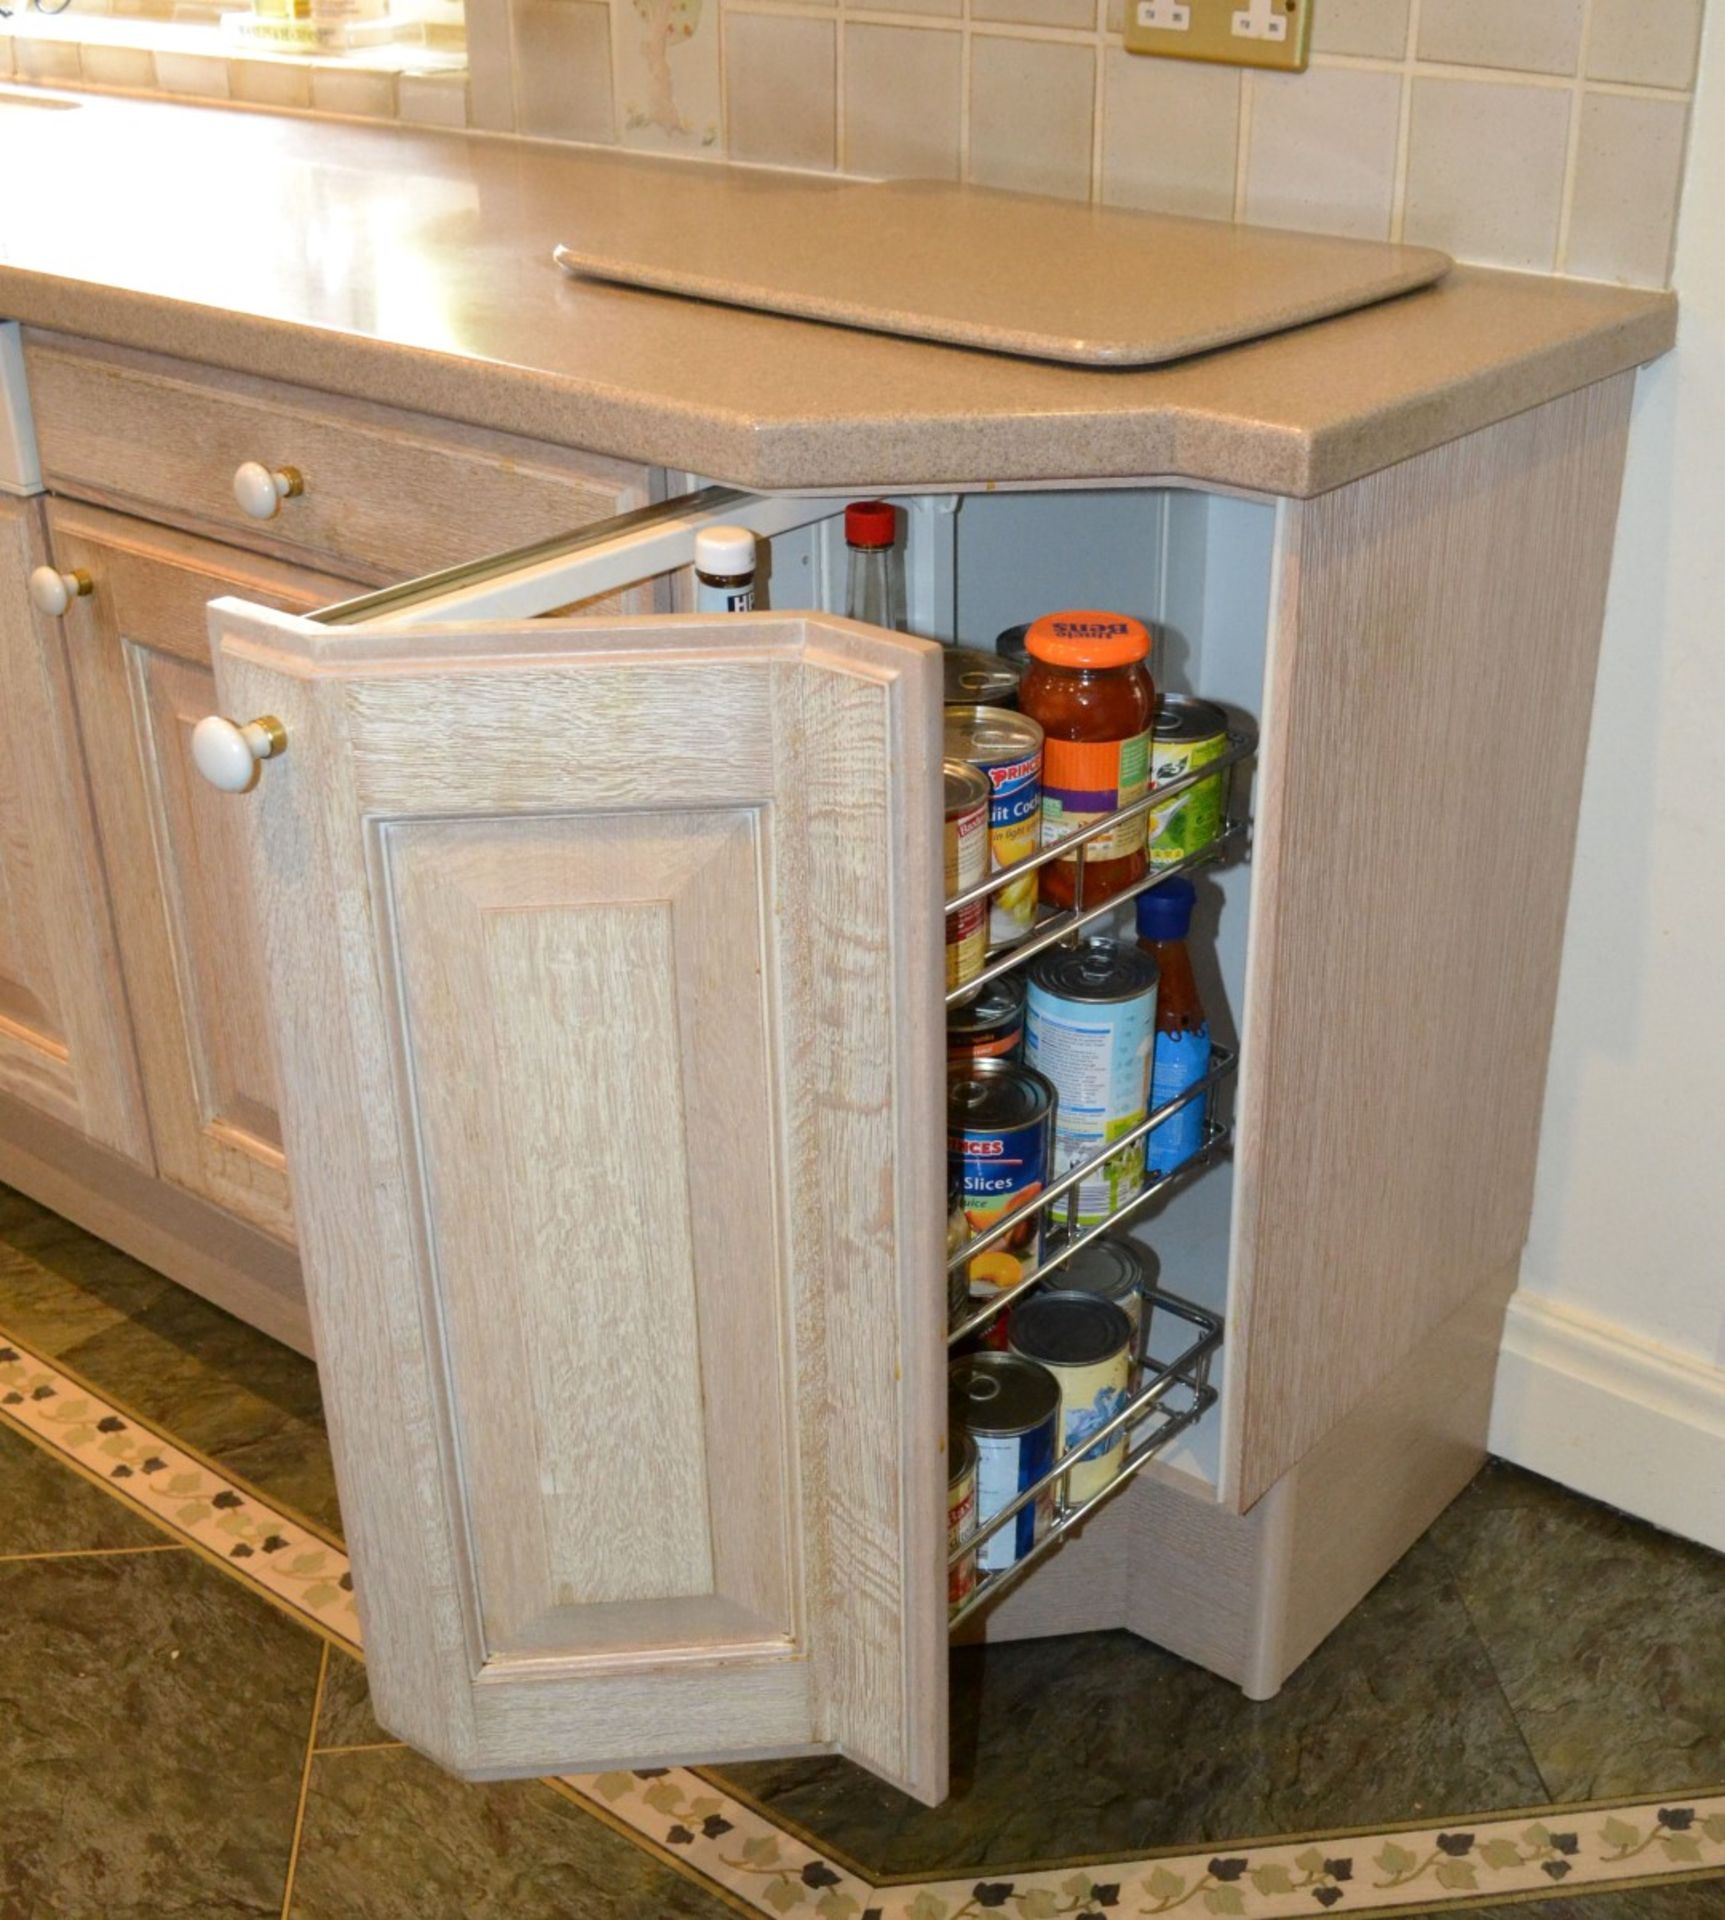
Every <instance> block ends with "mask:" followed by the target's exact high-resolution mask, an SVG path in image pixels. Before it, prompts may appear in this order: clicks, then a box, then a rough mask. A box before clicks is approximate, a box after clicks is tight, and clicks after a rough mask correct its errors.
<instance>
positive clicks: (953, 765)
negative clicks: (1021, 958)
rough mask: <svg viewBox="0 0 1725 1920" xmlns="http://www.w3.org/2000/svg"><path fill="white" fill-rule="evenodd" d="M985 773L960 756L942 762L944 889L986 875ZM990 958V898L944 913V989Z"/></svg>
mask: <svg viewBox="0 0 1725 1920" xmlns="http://www.w3.org/2000/svg"><path fill="white" fill-rule="evenodd" d="M989 794H990V788H989V784H988V776H987V774H985V773H980V772H978V770H977V769H976V768H975V767H973V766H970V765H968V764H967V763H966V762H965V761H963V760H949V761H947V763H946V893H947V898H948V899H949V900H950V899H951V898H952V896H953V895H954V894H955V893H963V892H965V891H966V890H967V889H968V888H970V887H974V886H975V885H976V884H977V882H978V881H980V880H983V879H986V878H987V875H988V802H989ZM987 962H988V902H987V901H986V900H973V901H972V902H971V903H970V905H969V906H968V907H960V908H959V909H958V911H957V912H956V913H949V914H948V915H947V916H946V990H947V992H948V993H951V991H952V990H953V988H954V987H962V986H964V985H966V984H967V983H968V982H969V981H972V980H974V979H975V978H976V976H977V975H978V974H979V973H980V972H981V971H982V969H983V967H984V966H985V965H986V964H987Z"/></svg>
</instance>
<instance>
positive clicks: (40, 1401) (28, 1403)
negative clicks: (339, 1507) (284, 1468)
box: [0, 1335, 359, 1645]
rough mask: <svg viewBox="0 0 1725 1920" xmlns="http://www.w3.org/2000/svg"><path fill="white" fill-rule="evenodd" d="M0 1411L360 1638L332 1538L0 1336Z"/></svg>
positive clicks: (146, 1508) (273, 1589)
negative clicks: (269, 1503)
mask: <svg viewBox="0 0 1725 1920" xmlns="http://www.w3.org/2000/svg"><path fill="white" fill-rule="evenodd" d="M4 1337H5V1336H3V1335H0V1340H3V1339H4ZM0 1416H4V1417H5V1418H7V1419H9V1420H11V1421H13V1422H14V1423H15V1424H16V1425H17V1426H19V1427H20V1428H22V1429H23V1430H24V1431H25V1432H27V1433H29V1434H30V1435H32V1436H33V1437H34V1438H36V1439H38V1440H42V1441H44V1442H46V1443H47V1444H48V1445H49V1446H51V1447H52V1448H53V1449H54V1450H55V1451H56V1452H57V1453H59V1454H60V1455H62V1456H63V1457H64V1458H65V1459H66V1460H68V1461H70V1462H71V1463H72V1464H73V1465H75V1466H77V1467H79V1468H81V1469H82V1470H83V1471H84V1472H85V1473H86V1474H87V1475H88V1476H89V1477H91V1478H92V1479H94V1480H96V1481H98V1482H100V1483H102V1484H104V1485H109V1486H112V1487H113V1488H114V1489H115V1491H116V1493H124V1495H125V1497H126V1498H127V1499H128V1500H129V1501H131V1503H132V1504H133V1505H134V1506H135V1507H136V1508H138V1509H139V1510H140V1511H141V1512H143V1513H144V1514H146V1515H147V1516H148V1517H149V1518H150V1519H152V1520H155V1521H158V1522H159V1523H160V1524H162V1525H164V1526H166V1527H167V1528H168V1529H169V1530H170V1532H172V1533H174V1534H177V1535H179V1536H180V1537H181V1538H183V1539H185V1540H187V1541H189V1542H190V1543H191V1544H193V1545H195V1546H198V1547H201V1548H202V1549H203V1550H204V1551H205V1552H206V1553H208V1554H210V1555H211V1556H212V1557H213V1558H215V1559H217V1560H220V1561H224V1562H225V1561H232V1562H236V1563H244V1565H245V1569H246V1572H247V1573H248V1575H250V1576H251V1578H252V1579H253V1580H255V1582H256V1583H257V1585H259V1586H260V1587H262V1588H263V1589H265V1591H267V1592H268V1593H269V1594H271V1595H272V1596H273V1597H274V1598H275V1599H276V1600H277V1601H278V1602H279V1603H280V1604H281V1605H283V1606H285V1607H286V1608H288V1609H289V1611H291V1612H293V1613H295V1614H297V1615H298V1616H299V1617H300V1618H301V1619H302V1620H304V1621H306V1622H308V1623H313V1624H315V1625H317V1626H318V1627H319V1628H320V1629H321V1630H323V1631H326V1632H329V1633H334V1634H336V1635H337V1636H338V1637H340V1638H342V1639H344V1640H346V1641H348V1642H349V1643H350V1644H354V1645H357V1644H358V1634H359V1625H358V1616H357V1615H356V1613H355V1612H354V1605H353V1580H352V1576H351V1575H350V1574H349V1573H348V1570H347V1556H346V1555H345V1554H344V1553H342V1552H341V1550H340V1549H339V1548H338V1547H334V1546H331V1545H330V1544H329V1542H328V1541H327V1540H324V1539H322V1538H321V1537H319V1536H318V1535H317V1534H315V1533H312V1532H310V1531H309V1530H308V1529H307V1528H305V1527H304V1526H302V1525H300V1524H299V1523H298V1522H297V1521H294V1520H291V1519H289V1518H288V1517H287V1516H286V1515H285V1514H283V1513H281V1512H280V1511H279V1510H276V1509H274V1508H271V1507H268V1506H265V1505H264V1504H263V1503H261V1502H260V1501H259V1500H258V1499H257V1498H256V1497H255V1496H254V1495H253V1494H252V1493H251V1492H250V1491H249V1490H247V1491H243V1492H242V1491H241V1490H240V1489H239V1488H238V1487H237V1486H236V1485H235V1484H234V1482H233V1481H232V1479H230V1478H229V1477H228V1476H227V1475H226V1474H223V1473H220V1472H218V1471H217V1470H216V1469H215V1468H213V1467H211V1466H208V1465H206V1464H205V1463H204V1462H203V1461H201V1460H198V1459H195V1458H194V1457H193V1456H192V1455H190V1454H188V1453H186V1452H185V1451H184V1450H183V1449H181V1448H180V1447H178V1446H176V1445H175V1444H174V1443H173V1442H172V1441H171V1440H169V1439H167V1438H166V1437H165V1436H163V1435H162V1434H160V1433H158V1432H156V1431H154V1430H153V1429H152V1428H150V1427H148V1426H145V1425H144V1424H142V1423H141V1422H139V1421H138V1420H136V1419H134V1418H133V1417H132V1416H130V1415H126V1414H121V1413H118V1412H116V1411H115V1410H114V1409H113V1408H112V1407H111V1406H110V1405H109V1404H108V1403H107V1402H106V1401H105V1400H104V1399H103V1398H102V1397H101V1396H100V1395H98V1394H95V1393H92V1392H91V1391H90V1390H89V1389H88V1388H87V1387H85V1386H84V1385H83V1384H82V1382H80V1381H78V1380H75V1379H73V1378H72V1377H71V1376H69V1375H68V1374H66V1373H65V1372H64V1371H63V1370H62V1369H61V1368H59V1367H57V1366H56V1365H54V1364H53V1363H52V1362H50V1361H48V1360H46V1359H43V1358H40V1357H39V1356H37V1355H35V1354H32V1353H31V1352H30V1351H29V1349H28V1348H26V1347H24V1346H22V1345H19V1344H13V1345H10V1346H8V1345H4V1344H0Z"/></svg>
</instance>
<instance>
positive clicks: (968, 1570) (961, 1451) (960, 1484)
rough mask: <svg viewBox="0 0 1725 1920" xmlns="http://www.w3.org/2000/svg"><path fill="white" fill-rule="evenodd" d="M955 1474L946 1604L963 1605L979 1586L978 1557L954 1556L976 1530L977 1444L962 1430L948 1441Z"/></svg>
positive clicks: (950, 1491) (949, 1493)
mask: <svg viewBox="0 0 1725 1920" xmlns="http://www.w3.org/2000/svg"><path fill="white" fill-rule="evenodd" d="M947 1445H948V1452H949V1455H950V1458H951V1460H952V1474H951V1477H950V1478H949V1479H948V1480H947V1483H946V1551H947V1555H948V1558H947V1563H946V1604H947V1605H948V1606H949V1607H956V1606H959V1605H961V1604H962V1603H963V1602H964V1601H965V1600H966V1599H968V1598H969V1596H970V1595H971V1593H972V1592H973V1591H974V1590H975V1587H976V1555H975V1554H974V1553H967V1554H965V1555H964V1556H963V1557H962V1558H961V1559H958V1560H954V1559H952V1558H951V1555H952V1554H953V1553H954V1552H955V1551H956V1550H957V1549H958V1548H959V1547H962V1546H963V1545H964V1543H965V1541H967V1540H968V1539H969V1538H970V1536H971V1535H972V1534H973V1533H975V1531H976V1442H975V1441H974V1440H973V1439H971V1437H970V1435H969V1434H968V1433H966V1432H965V1431H964V1429H963V1428H962V1427H954V1428H953V1430H952V1434H951V1436H950V1438H949V1440H948V1443H947Z"/></svg>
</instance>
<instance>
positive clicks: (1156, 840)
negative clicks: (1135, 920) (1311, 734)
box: [948, 693, 1228, 867]
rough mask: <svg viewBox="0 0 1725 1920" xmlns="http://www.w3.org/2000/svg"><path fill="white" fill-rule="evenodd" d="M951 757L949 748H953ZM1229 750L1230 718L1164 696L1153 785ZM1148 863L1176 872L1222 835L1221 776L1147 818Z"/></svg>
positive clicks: (1203, 703)
mask: <svg viewBox="0 0 1725 1920" xmlns="http://www.w3.org/2000/svg"><path fill="white" fill-rule="evenodd" d="M948 751H949V752H950V751H951V749H950V748H949V749H948ZM1227 751H1228V716H1227V715H1226V714H1225V713H1224V712H1223V711H1222V709H1221V708H1220V707H1213V706H1211V704H1210V702H1209V701H1208V700H1189V699H1187V698H1186V696H1185V695H1184V694H1178V693H1165V694H1163V696H1162V702H1161V705H1160V706H1158V707H1157V709H1156V726H1155V730H1154V732H1153V734H1152V736H1151V740H1150V780H1151V784H1152V785H1154V786H1162V785H1164V784H1165V783H1166V782H1168V781H1170V780H1178V779H1179V778H1180V776H1181V774H1183V773H1190V772H1192V770H1193V769H1194V768H1196V767H1207V766H1208V765H1209V764H1210V762H1211V761H1212V760H1220V759H1221V757H1222V755H1223V754H1225V753H1226V752H1227ZM1147 831H1148V833H1149V849H1150V864H1151V866H1153V867H1172V866H1175V865H1177V864H1178V863H1179V862H1180V861H1182V860H1185V859H1188V858H1190V856H1191V855H1193V854H1194V853H1199V852H1201V851H1202V850H1203V849H1204V848H1205V847H1207V846H1208V845H1209V844H1210V842H1211V841H1212V840H1214V839H1215V838H1216V837H1217V835H1219V834H1220V833H1221V831H1222V776H1221V775H1220V774H1217V776H1216V777H1215V779H1214V780H1200V781H1199V782H1198V784H1197V785H1196V786H1195V787H1187V788H1186V789H1185V791H1184V792H1182V793H1177V794H1175V796H1174V797H1173V799H1172V800H1170V801H1169V802H1168V803H1167V805H1166V806H1161V807H1152V808H1151V809H1150V812H1149V815H1148V816H1147Z"/></svg>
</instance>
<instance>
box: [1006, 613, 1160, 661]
mask: <svg viewBox="0 0 1725 1920" xmlns="http://www.w3.org/2000/svg"><path fill="white" fill-rule="evenodd" d="M1024 650H1025V652H1026V653H1028V654H1029V655H1030V657H1031V658H1032V659H1033V660H1046V661H1048V662H1049V663H1050V665H1052V666H1056V667H1129V666H1130V665H1131V664H1132V662H1133V661H1134V660H1142V659H1143V658H1144V656H1145V655H1146V654H1147V653H1148V652H1149V651H1150V629H1149V628H1148V627H1146V626H1145V624H1144V622H1143V621H1142V620H1134V619H1133V618H1132V616H1131V615H1130V614H1127V613H1097V612H1083V611H1080V612H1076V613H1045V614H1044V615H1043V616H1042V618H1041V619H1040V620H1035V621H1032V622H1031V626H1030V631H1029V632H1028V633H1026V634H1025V636H1024Z"/></svg>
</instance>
